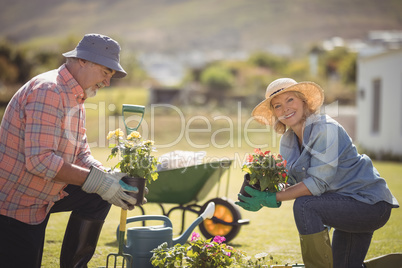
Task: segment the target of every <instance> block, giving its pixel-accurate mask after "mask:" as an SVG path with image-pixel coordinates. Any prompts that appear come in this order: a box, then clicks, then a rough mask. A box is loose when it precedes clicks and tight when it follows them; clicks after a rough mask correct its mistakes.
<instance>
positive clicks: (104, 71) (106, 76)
mask: <svg viewBox="0 0 402 268" xmlns="http://www.w3.org/2000/svg"><path fill="white" fill-rule="evenodd" d="M81 61H82V60H81ZM81 66H82V74H83V76H82V79H81V82H80V85H81V87H82V88H83V89H84V99H86V98H90V97H94V96H95V95H96V93H97V91H98V90H99V89H101V88H103V87H105V86H110V79H111V78H112V76H113V75H114V74H115V73H116V71H115V70H112V69H110V68H107V67H105V66H102V65H99V64H96V63H93V62H90V61H82V63H81Z"/></svg>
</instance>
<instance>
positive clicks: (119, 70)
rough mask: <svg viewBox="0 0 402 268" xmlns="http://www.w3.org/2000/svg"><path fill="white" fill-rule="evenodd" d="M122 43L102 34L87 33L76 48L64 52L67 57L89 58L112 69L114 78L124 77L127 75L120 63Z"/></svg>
mask: <svg viewBox="0 0 402 268" xmlns="http://www.w3.org/2000/svg"><path fill="white" fill-rule="evenodd" d="M119 53H120V45H119V43H117V42H116V41H115V40H113V39H112V38H110V37H108V36H105V35H101V34H86V35H85V36H84V37H83V38H82V40H81V41H80V42H79V43H78V45H77V46H76V47H75V49H74V50H71V51H69V52H66V53H63V56H64V57H66V58H79V59H83V60H88V61H91V62H94V63H97V64H100V65H103V66H105V67H108V68H110V69H112V70H115V71H116V73H115V74H114V75H113V78H123V77H125V76H126V75H127V73H126V71H125V70H124V69H123V67H121V65H120V57H119Z"/></svg>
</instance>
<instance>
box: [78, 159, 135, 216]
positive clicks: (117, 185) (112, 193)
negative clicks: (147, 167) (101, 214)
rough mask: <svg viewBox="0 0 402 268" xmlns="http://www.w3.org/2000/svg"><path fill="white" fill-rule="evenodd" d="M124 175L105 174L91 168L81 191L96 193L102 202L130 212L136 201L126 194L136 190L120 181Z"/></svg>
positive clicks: (95, 168)
mask: <svg viewBox="0 0 402 268" xmlns="http://www.w3.org/2000/svg"><path fill="white" fill-rule="evenodd" d="M125 175H126V174H124V173H117V172H116V173H107V172H104V171H102V170H101V169H99V168H97V167H94V166H92V167H91V169H90V172H89V174H88V177H87V179H86V180H85V182H84V184H83V185H82V190H83V191H85V192H87V193H96V194H98V195H100V196H101V197H102V199H103V200H106V201H108V202H109V203H111V204H113V205H115V206H118V207H121V208H123V209H129V210H132V209H134V205H135V203H137V200H136V199H135V198H134V197H132V196H130V195H128V194H127V193H126V192H132V193H138V188H137V187H132V186H130V185H128V184H126V183H124V182H123V181H121V178H122V177H124V176H125Z"/></svg>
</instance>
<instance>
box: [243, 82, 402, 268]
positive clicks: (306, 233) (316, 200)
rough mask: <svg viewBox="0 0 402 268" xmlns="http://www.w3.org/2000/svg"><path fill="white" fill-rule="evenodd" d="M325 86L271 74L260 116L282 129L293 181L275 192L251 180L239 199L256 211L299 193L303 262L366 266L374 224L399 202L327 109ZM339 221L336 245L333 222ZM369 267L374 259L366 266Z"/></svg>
mask: <svg viewBox="0 0 402 268" xmlns="http://www.w3.org/2000/svg"><path fill="white" fill-rule="evenodd" d="M323 100H324V94H323V90H322V89H321V87H320V86H319V85H317V84H315V83H313V82H300V83H297V82H296V81H295V80H293V79H290V78H281V79H277V80H275V81H273V82H272V83H271V84H270V85H269V86H268V87H267V91H266V94H265V100H264V101H262V102H261V103H260V104H258V105H257V106H256V107H255V109H254V110H253V112H252V115H253V116H254V118H255V120H257V121H258V122H259V123H261V124H263V125H271V126H273V127H274V129H275V131H276V132H277V133H279V134H283V136H282V137H281V140H280V154H281V155H282V156H283V157H284V159H286V160H287V163H288V164H287V167H288V174H289V181H290V184H292V185H291V186H289V187H286V188H285V189H283V190H282V191H280V192H278V193H268V192H260V191H258V190H253V189H251V188H250V187H246V191H247V192H248V193H249V194H250V195H251V197H245V196H243V195H241V194H239V199H240V200H242V202H237V204H238V205H239V206H241V207H243V208H244V209H246V210H250V211H258V210H259V209H260V208H261V207H262V206H267V207H279V206H280V205H281V202H282V201H287V200H294V199H295V201H294V205H293V211H294V218H295V222H296V226H297V229H298V231H299V234H300V245H301V252H302V257H303V261H304V264H305V265H306V267H307V268H309V267H342V268H346V267H364V266H363V265H364V264H363V261H364V258H365V256H366V253H367V251H368V249H369V246H370V242H371V239H372V236H373V232H374V231H375V230H377V229H378V228H380V227H382V226H383V225H384V224H385V223H386V222H387V221H388V219H389V217H390V214H391V209H392V208H397V207H399V204H398V202H397V200H396V199H395V198H394V196H393V195H392V194H391V192H390V190H389V189H388V186H387V184H386V182H385V180H384V179H383V178H381V177H380V175H379V173H378V172H377V170H376V169H375V168H374V166H373V163H372V161H371V160H370V158H369V157H367V156H366V155H360V154H359V153H358V152H357V150H356V147H355V146H354V145H353V143H352V140H351V138H350V137H349V135H348V134H347V133H346V131H345V130H344V128H343V127H342V126H341V125H339V124H338V123H337V122H336V121H335V120H334V119H332V118H331V117H329V116H328V115H321V114H318V112H319V110H320V107H321V105H322V104H323ZM326 226H330V227H333V228H334V232H333V237H332V246H331V243H330V239H329V234H328V228H327V227H326ZM368 267H371V266H368Z"/></svg>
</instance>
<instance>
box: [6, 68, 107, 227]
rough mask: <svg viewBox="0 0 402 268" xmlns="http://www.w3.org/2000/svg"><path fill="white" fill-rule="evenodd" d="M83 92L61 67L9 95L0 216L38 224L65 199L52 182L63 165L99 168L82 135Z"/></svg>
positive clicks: (54, 182)
mask: <svg viewBox="0 0 402 268" xmlns="http://www.w3.org/2000/svg"><path fill="white" fill-rule="evenodd" d="M83 96H84V91H83V89H82V88H81V86H80V85H79V84H78V83H77V81H76V80H75V79H74V78H73V77H72V75H71V74H70V73H69V71H68V70H67V68H66V67H65V65H62V66H61V67H60V68H59V69H58V70H52V71H49V72H47V73H43V74H41V75H38V76H36V77H34V78H33V79H32V80H30V81H29V82H28V83H26V84H25V85H24V86H23V87H22V88H20V90H18V92H17V93H16V94H15V95H14V96H13V98H12V99H11V101H10V102H9V104H8V106H7V109H6V111H5V113H4V117H3V120H2V122H1V126H0V214H2V215H5V216H8V217H12V218H15V219H17V220H19V221H22V222H25V223H28V224H39V223H41V222H42V221H43V220H44V219H45V217H46V215H47V213H48V212H49V210H50V208H51V207H52V206H53V204H54V202H56V201H58V200H60V199H61V198H63V197H64V196H66V195H67V193H66V192H64V191H63V189H64V187H65V186H66V184H65V183H61V182H56V181H53V178H54V177H55V176H56V174H57V172H58V171H59V170H60V168H61V167H62V165H63V163H64V162H66V163H73V164H76V165H79V166H82V167H90V166H91V165H95V166H97V167H101V166H102V165H101V163H100V162H98V161H96V160H95V159H94V158H93V157H92V156H91V152H90V149H89V146H88V143H87V140H86V134H85V131H86V130H85V128H84V126H85V108H84V104H83V103H84V100H83Z"/></svg>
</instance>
